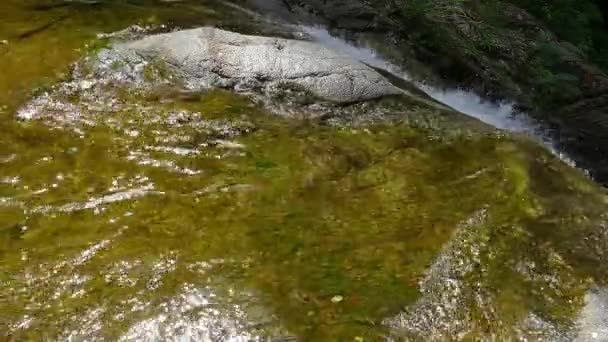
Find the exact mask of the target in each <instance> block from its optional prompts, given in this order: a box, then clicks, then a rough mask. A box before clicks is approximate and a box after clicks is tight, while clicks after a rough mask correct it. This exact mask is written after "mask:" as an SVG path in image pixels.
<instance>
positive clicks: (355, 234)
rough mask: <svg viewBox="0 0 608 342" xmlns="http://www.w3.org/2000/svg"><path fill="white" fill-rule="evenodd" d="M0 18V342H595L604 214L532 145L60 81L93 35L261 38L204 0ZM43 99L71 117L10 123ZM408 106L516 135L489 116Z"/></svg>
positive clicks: (18, 9) (45, 7)
mask: <svg viewBox="0 0 608 342" xmlns="http://www.w3.org/2000/svg"><path fill="white" fill-rule="evenodd" d="M0 13H1V15H2V16H6V17H7V18H8V20H4V19H5V18H4V17H3V18H2V20H0V41H6V42H5V43H2V44H1V45H0V70H2V73H1V74H0V108H1V109H2V113H1V114H0V119H1V121H0V339H7V340H10V341H12V340H14V341H22V340H60V341H84V340H87V341H89V340H95V341H96V340H112V341H113V340H119V341H167V340H169V341H178V340H179V341H262V340H278V341H290V340H301V341H358V342H359V341H386V340H388V341H390V340H395V341H399V340H406V341H407V340H438V341H440V340H446V339H447V340H451V339H454V340H497V339H498V340H511V339H512V340H521V341H526V340H545V341H571V340H580V341H587V340H598V341H601V340H602V339H603V338H605V337H606V334H607V333H606V331H607V325H606V322H607V319H606V317H605V316H606V312H605V308H606V306H607V305H608V304H607V303H606V302H607V301H606V297H607V296H606V294H605V292H606V290H604V289H603V288H604V286H605V285H606V282H607V280H608V277H607V276H608V263H606V262H605V261H606V253H608V249H607V247H608V230H607V229H608V223H607V222H608V218H607V217H606V215H607V213H608V211H607V210H606V209H608V196H607V194H606V192H605V190H604V189H603V188H601V187H600V186H598V185H597V184H595V183H594V182H593V181H592V180H590V179H588V178H587V177H585V175H584V173H583V172H581V171H580V170H577V169H575V168H573V167H571V166H570V165H568V164H567V163H564V162H563V161H562V160H560V159H559V158H557V157H556V156H555V155H554V154H553V153H551V151H550V150H549V149H547V147H546V146H545V145H543V144H539V143H538V142H537V141H536V140H534V139H528V138H525V137H519V136H512V135H509V134H506V133H503V132H502V131H495V130H493V129H484V130H483V133H478V132H477V131H476V130H475V129H471V130H469V129H468V126H466V125H468V124H462V127H464V128H462V132H461V130H460V126H459V129H452V126H442V125H443V124H442V123H441V122H442V121H441V120H439V119H438V120H437V121H435V119H434V118H435V116H436V115H438V114H437V113H438V112H437V109H435V108H431V107H426V106H423V105H420V104H419V103H414V102H411V101H410V102H408V101H403V100H393V99H388V100H386V101H385V102H386V103H385V102H383V101H380V104H379V105H378V106H387V107H390V108H391V109H392V110H397V111H405V112H406V113H408V115H410V116H421V117H423V118H424V120H422V121H424V124H417V123H416V122H417V121H415V120H413V121H400V120H394V121H382V120H376V121H374V120H369V121H370V122H371V123H369V124H367V123H366V124H359V123H356V122H354V121H356V120H350V121H349V120H341V118H339V117H338V118H336V119H335V120H324V118H323V120H318V119H317V118H307V117H306V118H304V119H300V118H294V117H293V116H290V117H285V116H280V115H275V114H272V113H271V110H269V109H268V108H267V106H265V104H264V103H263V102H262V101H258V100H256V98H252V97H250V96H246V95H243V94H236V93H234V92H231V91H226V90H218V89H212V90H205V91H198V92H194V93H187V94H185V93H184V92H182V91H180V90H179V89H173V88H171V87H169V88H160V90H159V89H155V90H154V91H152V92H147V93H138V92H135V91H132V90H131V89H128V88H120V87H117V88H112V87H108V88H107V89H106V88H104V92H93V91H91V89H97V88H94V85H93V83H92V81H90V80H89V79H88V78H86V77H83V78H78V77H76V76H74V75H79V74H81V73H82V74H86V72H87V70H80V69H79V67H80V66H81V65H80V64H74V63H75V62H77V61H78V60H79V59H81V58H85V59H86V58H95V56H97V53H98V52H99V51H102V50H103V49H104V48H108V47H109V46H110V41H108V40H107V39H103V38H98V34H102V33H110V32H116V31H119V30H121V29H124V28H126V27H129V26H132V25H136V24H137V25H140V27H150V28H151V30H152V31H154V30H159V31H163V32H164V31H167V30H171V29H173V28H188V27H196V26H219V27H222V28H225V29H232V30H238V31H241V32H245V33H255V34H268V32H277V28H276V27H271V28H269V27H266V26H264V25H265V24H264V23H263V22H256V19H255V17H252V18H251V19H250V21H247V22H245V21H246V20H243V14H242V13H240V12H234V8H233V7H230V6H226V5H223V4H222V3H219V2H214V1H175V2H174V1H171V2H167V1H144V0H141V1H124V2H120V1H107V2H103V1H100V2H84V1H83V2H40V1H33V0H32V1H21V0H19V1H17V0H8V1H3V2H2V4H0ZM237 13H238V14H237ZM279 31H280V30H279ZM304 31H305V32H306V33H308V34H311V35H313V33H316V34H317V38H319V37H321V36H319V34H321V35H324V34H325V33H324V32H322V31H314V30H312V29H308V30H304ZM279 33H282V34H285V32H283V31H280V32H279ZM313 36H314V35H313ZM323 37H325V38H328V39H326V40H325V42H326V43H328V44H329V45H331V42H332V40H331V39H329V38H330V37H329V36H323ZM334 43H335V42H334ZM338 45H339V46H336V48H344V47H345V46H346V47H348V44H342V43H340V44H338ZM361 51H362V50H360V49H359V50H353V52H352V57H353V58H354V59H361V58H360V57H358V56H361V55H360V54H361ZM371 56H372V55H371V54H369V55H365V56H364V57H363V59H362V60H363V61H364V62H366V63H368V64H372V63H373V62H374V61H375V62H378V63H381V60H379V59H377V60H372V59H370V58H371ZM382 63H384V62H382ZM373 66H376V67H382V68H384V67H387V65H386V64H378V65H373ZM386 69H388V70H389V71H392V70H390V68H388V67H387V68H386ZM162 73H163V70H162V68H150V69H149V70H146V71H145V72H144V74H145V75H148V76H149V77H151V78H154V77H157V76H159V75H160V76H163V75H161V74H162ZM58 84H59V86H58ZM53 87H64V88H70V89H76V91H75V92H73V93H70V94H72V95H70V96H66V98H64V99H62V100H63V101H62V102H56V103H54V105H55V107H54V108H56V110H57V112H61V113H64V114H65V113H68V114H71V115H56V113H54V112H49V113H47V114H48V115H47V116H46V117H43V118H42V119H39V120H23V119H27V118H29V117H30V116H28V113H29V112H28V110H29V109H28V108H30V107H31V106H32V103H33V104H34V105H35V104H36V99H40V98H45V95H46V94H48V93H52V92H53V89H54V88H53ZM423 90H424V89H423ZM427 92H428V93H429V94H430V95H431V96H432V97H434V98H435V99H437V100H439V101H444V102H445V103H446V104H447V105H450V106H452V107H454V108H456V109H457V110H460V111H462V112H465V113H468V114H471V112H477V113H479V114H480V115H482V114H484V113H485V115H488V119H487V120H485V121H486V122H487V123H490V124H493V123H494V122H492V120H496V118H497V117H498V121H496V122H497V123H496V124H495V126H498V128H504V129H512V130H514V131H519V132H521V131H523V132H524V133H525V132H529V131H530V132H535V126H534V125H533V124H531V125H530V126H526V125H527V122H526V121H520V120H518V119H513V116H512V115H511V113H510V109H509V108H506V107H504V106H502V107H501V106H491V105H486V104H483V103H481V104H480V103H479V101H477V103H475V101H473V100H474V99H472V98H471V96H470V95H468V94H465V95H463V96H461V97H460V98H459V100H463V99H464V104H463V106H462V107H460V106H459V105H458V103H456V102H451V101H449V99H447V98H449V97H450V96H452V95H453V94H444V95H445V96H444V97H442V95H441V94H440V93H436V94H435V93H433V91H431V90H428V89H427ZM374 106H375V104H370V106H369V107H367V106H365V105H363V107H361V108H364V109H366V108H367V109H370V108H372V109H373V108H376V107H374ZM467 106H473V108H472V109H471V108H469V107H467ZM34 108H35V106H34ZM395 108H396V109H395ZM467 108H468V109H467ZM492 108H495V109H496V110H495V111H494V112H493V113H494V114H495V115H497V116H492V117H490V114H492V113H489V112H490V111H491V110H493V109H492ZM369 111H370V112H371V109H370V110H369ZM501 113H502V114H501ZM501 115H502V116H501ZM363 116H364V115H363ZM454 116H456V114H454ZM478 118H479V117H478ZM458 120H460V119H458ZM363 121H365V120H363ZM437 122H439V123H437ZM501 125H502V126H504V127H501ZM473 126H475V125H473ZM512 126H513V127H512ZM471 132H472V133H471ZM487 132H489V133H487ZM541 140H542V139H541Z"/></svg>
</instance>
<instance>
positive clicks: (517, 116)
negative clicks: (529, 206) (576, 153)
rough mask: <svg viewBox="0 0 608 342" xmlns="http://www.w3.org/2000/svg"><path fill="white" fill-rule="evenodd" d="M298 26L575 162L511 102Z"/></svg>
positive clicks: (316, 29) (438, 98)
mask: <svg viewBox="0 0 608 342" xmlns="http://www.w3.org/2000/svg"><path fill="white" fill-rule="evenodd" d="M299 29H300V30H301V31H302V32H303V33H305V34H306V35H307V36H309V37H312V39H313V40H315V41H317V42H320V43H321V44H323V45H325V46H327V47H329V48H332V49H334V50H337V51H341V52H343V53H345V54H347V55H349V56H352V57H353V58H354V59H357V60H359V61H361V62H364V63H366V64H368V65H371V66H374V67H376V68H380V69H384V70H387V71H389V72H391V73H392V74H394V75H396V76H397V77H401V78H403V79H405V80H408V81H411V82H412V83H414V84H415V85H416V86H417V87H418V89H420V90H422V91H423V92H425V93H426V94H427V95H429V96H430V97H431V98H433V99H434V100H436V101H438V102H440V103H443V104H446V105H448V106H449V107H451V108H453V109H455V110H457V111H459V112H461V113H464V114H467V115H469V116H471V117H474V118H476V119H478V120H481V121H483V122H485V123H487V124H489V125H492V126H494V127H496V128H499V129H503V130H507V131H511V132H516V133H523V134H526V135H528V136H530V137H532V138H534V139H536V140H538V141H539V142H540V143H542V144H543V145H545V146H546V147H547V149H549V150H550V151H551V152H552V153H553V154H555V155H557V156H558V157H559V158H560V159H562V160H563V161H564V162H566V163H568V164H570V165H571V166H576V164H575V162H574V161H573V160H572V159H571V158H570V157H568V156H567V155H566V153H565V152H563V151H561V150H560V149H559V148H558V147H557V145H556V144H555V142H554V141H553V140H552V138H551V137H550V136H549V133H548V132H547V130H546V128H543V126H542V125H541V124H540V123H538V122H536V121H535V120H533V119H532V118H530V117H529V116H527V115H526V114H524V113H520V112H517V111H516V110H515V109H514V106H513V104H511V103H508V102H502V103H500V102H498V103H497V102H491V101H488V100H485V99H482V98H481V97H480V96H479V95H477V94H475V93H473V92H471V91H468V90H465V89H458V88H443V87H436V86H433V85H430V84H428V83H426V82H424V81H416V80H414V79H413V78H412V76H411V75H409V73H408V72H407V71H406V70H404V69H403V68H401V67H399V66H397V65H395V64H393V63H391V62H389V61H387V60H386V59H385V58H383V57H382V56H380V55H379V54H378V52H376V51H375V50H374V49H372V48H370V47H367V46H365V45H357V44H355V42H349V41H347V40H345V39H344V38H341V37H338V36H334V35H332V34H330V33H329V31H327V29H325V28H323V27H320V26H316V27H315V26H299ZM359 43H361V42H359Z"/></svg>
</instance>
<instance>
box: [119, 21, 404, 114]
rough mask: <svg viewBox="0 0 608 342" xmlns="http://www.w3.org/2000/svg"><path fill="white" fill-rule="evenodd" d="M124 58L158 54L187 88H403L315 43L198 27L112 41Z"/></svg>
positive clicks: (352, 91) (363, 96) (338, 97)
mask: <svg viewBox="0 0 608 342" xmlns="http://www.w3.org/2000/svg"><path fill="white" fill-rule="evenodd" d="M109 53H110V54H112V53H116V54H117V55H118V56H119V58H120V59H122V60H123V61H124V62H126V64H132V63H133V62H138V61H140V60H141V58H142V57H143V58H144V59H146V60H161V61H164V62H166V63H167V65H168V67H169V68H171V69H172V71H174V72H175V74H176V76H177V77H178V78H180V79H181V80H182V81H184V82H185V83H186V85H187V87H188V88H192V89H201V88H210V87H221V88H233V89H249V88H254V87H267V86H275V85H277V84H289V85H296V86H299V87H302V88H303V89H304V90H306V91H309V92H311V93H312V94H313V95H316V96H318V97H320V98H323V99H326V100H331V101H336V102H344V103H348V102H358V101H364V100H369V99H374V98H378V97H382V96H386V95H396V94H402V93H403V91H401V90H400V89H398V88H396V87H395V86H393V85H392V84H391V83H390V82H389V81H388V80H387V79H385V78H384V77H383V76H381V75H380V74H379V73H377V72H376V71H375V70H373V69H372V68H370V67H368V66H366V65H364V64H362V63H359V62H356V61H354V60H352V59H351V58H349V57H348V56H346V55H342V54H340V53H337V52H335V51H332V50H329V49H327V48H324V47H322V46H320V45H317V44H315V43H311V42H306V41H298V40H289V39H281V38H269V37H258V36H246V35H242V34H238V33H234V32H228V31H223V30H219V29H215V28H198V29H192V30H184V31H178V32H172V33H165V34H159V35H153V36H149V37H146V38H143V39H140V40H137V41H133V42H127V43H120V44H116V45H115V47H114V49H113V50H112V52H109Z"/></svg>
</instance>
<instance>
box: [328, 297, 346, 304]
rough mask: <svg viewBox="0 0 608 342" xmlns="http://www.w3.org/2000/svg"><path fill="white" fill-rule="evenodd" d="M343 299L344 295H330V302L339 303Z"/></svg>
mask: <svg viewBox="0 0 608 342" xmlns="http://www.w3.org/2000/svg"><path fill="white" fill-rule="evenodd" d="M343 300H344V297H342V296H340V295H336V296H333V297H331V302H332V303H340V302H341V301H343Z"/></svg>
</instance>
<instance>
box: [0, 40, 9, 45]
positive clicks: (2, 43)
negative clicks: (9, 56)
mask: <svg viewBox="0 0 608 342" xmlns="http://www.w3.org/2000/svg"><path fill="white" fill-rule="evenodd" d="M0 45H8V40H6V39H3V40H0Z"/></svg>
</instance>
